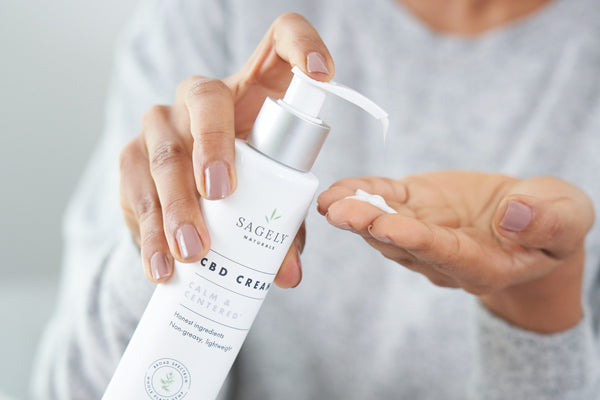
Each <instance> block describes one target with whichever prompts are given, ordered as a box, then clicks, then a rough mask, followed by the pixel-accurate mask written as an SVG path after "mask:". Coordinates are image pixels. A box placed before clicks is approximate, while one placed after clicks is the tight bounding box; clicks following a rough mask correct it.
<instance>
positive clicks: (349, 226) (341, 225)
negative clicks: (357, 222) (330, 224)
mask: <svg viewBox="0 0 600 400" xmlns="http://www.w3.org/2000/svg"><path fill="white" fill-rule="evenodd" d="M335 227H336V228H340V229H343V230H346V231H353V230H354V228H353V227H352V226H351V225H350V224H347V223H346V222H342V223H341V224H337V225H335Z"/></svg>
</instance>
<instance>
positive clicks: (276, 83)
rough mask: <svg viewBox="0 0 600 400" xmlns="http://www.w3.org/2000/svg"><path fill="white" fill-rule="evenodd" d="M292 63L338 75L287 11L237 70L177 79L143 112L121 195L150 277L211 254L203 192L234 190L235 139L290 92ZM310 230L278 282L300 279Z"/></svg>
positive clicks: (316, 39)
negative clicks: (164, 97)
mask: <svg viewBox="0 0 600 400" xmlns="http://www.w3.org/2000/svg"><path fill="white" fill-rule="evenodd" d="M207 56H209V55H207ZM292 66H298V67H299V68H301V69H302V70H303V71H304V72H306V73H308V74H309V75H310V76H311V77H312V78H314V79H317V80H320V81H328V80H330V79H331V77H332V76H333V73H334V66H333V61H332V59H331V56H330V54H329V51H328V50H327V48H326V47H325V45H324V44H323V41H322V40H321V38H320V36H319V34H318V33H317V31H316V30H315V29H314V28H313V27H312V26H311V25H310V23H309V22H308V21H307V20H306V19H304V18H303V17H301V16H300V15H298V14H285V15H283V16H281V17H279V18H278V19H277V20H275V22H274V23H273V25H272V26H271V27H270V29H269V31H268V32H267V34H266V35H265V37H264V38H263V40H262V41H261V43H260V44H259V46H258V48H257V49H256V51H255V52H254V54H253V55H252V57H251V58H250V59H249V60H248V62H247V63H246V65H245V66H244V67H243V68H242V69H241V70H240V71H238V72H237V73H235V74H234V75H232V76H230V77H228V78H226V79H224V80H222V81H221V80H216V79H209V78H205V77H202V76H193V77H191V78H189V79H187V80H186V81H184V82H183V83H182V84H181V85H179V87H178V89H177V94H176V98H175V103H174V104H172V105H169V106H165V105H156V106H153V107H152V108H150V109H149V110H148V111H147V112H146V113H145V114H144V116H143V118H142V127H141V132H140V134H139V135H138V136H137V137H136V138H135V139H133V140H132V141H131V142H129V143H128V144H127V145H126V146H125V148H124V149H123V150H122V152H121V156H120V172H121V183H120V192H121V194H120V201H121V208H122V209H123V214H124V217H125V221H126V223H127V226H128V227H129V229H130V230H131V233H132V234H133V237H134V239H135V240H136V242H137V243H138V245H139V246H140V248H141V254H142V260H143V264H144V271H145V274H146V276H147V277H148V279H150V280H151V281H153V282H165V281H166V280H168V279H169V277H170V276H171V274H172V272H173V259H177V260H179V261H181V262H194V261H198V260H200V259H201V258H202V257H203V256H204V255H205V254H206V253H207V252H208V249H209V248H210V237H209V234H208V231H207V228H206V225H205V223H204V220H203V217H202V212H201V210H200V203H199V196H203V197H205V198H206V199H221V198H225V197H227V196H229V195H230V194H231V193H232V192H233V191H234V190H235V187H236V174H235V157H234V139H235V138H236V137H241V138H245V137H246V136H247V135H248V133H249V132H250V129H251V127H252V124H253V123H254V120H255V118H256V116H257V114H258V111H259V109H260V107H261V106H262V103H263V101H264V99H265V98H266V97H267V96H273V97H278V98H279V97H281V96H282V95H283V94H284V93H285V90H286V88H287V86H288V84H289V82H290V80H291V77H292V74H291V67H292ZM304 234H305V233H304V230H303V229H302V230H301V232H300V233H299V234H298V236H297V237H296V240H295V241H294V243H293V244H292V246H291V247H290V250H289V251H288V254H287V255H286V257H285V259H284V261H283V264H282V267H281V269H280V270H279V273H278V274H277V277H276V278H275V283H276V284H278V285H279V286H281V287H293V286H296V285H297V284H298V283H299V282H300V279H301V276H302V275H301V268H300V258H299V254H300V252H301V250H302V248H303V246H304Z"/></svg>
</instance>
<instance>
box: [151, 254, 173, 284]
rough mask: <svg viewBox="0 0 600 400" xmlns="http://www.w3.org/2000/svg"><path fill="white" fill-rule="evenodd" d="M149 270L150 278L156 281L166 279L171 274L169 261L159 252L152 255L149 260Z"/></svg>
mask: <svg viewBox="0 0 600 400" xmlns="http://www.w3.org/2000/svg"><path fill="white" fill-rule="evenodd" d="M150 269H151V270H152V277H153V278H154V280H156V281H159V280H161V279H162V278H166V277H168V276H169V275H170V274H171V266H170V265H169V260H167V256H165V254H164V253H160V252H156V253H154V254H153V255H152V257H151V258H150Z"/></svg>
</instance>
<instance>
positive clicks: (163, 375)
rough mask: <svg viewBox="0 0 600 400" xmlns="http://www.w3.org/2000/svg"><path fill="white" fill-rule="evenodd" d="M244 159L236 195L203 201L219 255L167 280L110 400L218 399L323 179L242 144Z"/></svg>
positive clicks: (239, 161) (239, 157)
mask: <svg viewBox="0 0 600 400" xmlns="http://www.w3.org/2000/svg"><path fill="white" fill-rule="evenodd" d="M236 165H237V171H238V187H237V189H236V191H235V192H234V193H233V194H232V195H231V196H229V197H228V198H226V199H223V200H217V201H208V200H204V199H203V200H202V201H201V202H202V211H203V213H204V217H205V222H206V224H207V227H208V230H209V233H210V235H211V249H210V251H209V253H208V254H207V255H206V257H205V258H203V259H202V260H201V261H200V262H197V263H193V264H180V263H176V266H175V271H174V274H173V276H172V278H171V279H170V280H169V281H168V282H167V283H165V284H161V285H158V287H157V288H156V290H155V292H154V294H153V296H152V298H151V300H150V302H149V303H148V306H147V308H146V310H145V312H144V315H143V316H142V319H141V320H140V322H139V324H138V327H137V328H136V331H135V333H134V335H133V337H132V338H131V341H130V342H129V345H128V347H127V349H126V351H125V353H124V355H123V357H122V359H121V361H120V363H119V366H118V367H117V370H116V372H115V374H114V376H113V378H112V380H111V382H110V384H109V386H108V388H107V390H106V392H105V394H104V397H103V399H104V400H116V399H126V398H127V399H145V398H148V399H154V400H168V399H183V398H190V399H199V400H204V399H207V400H210V399H214V398H215V397H216V396H217V395H218V392H219V390H220V388H221V386H222V384H223V382H224V380H225V378H226V376H227V373H228V372H229V369H230V368H231V365H232V364H233V361H234V360H235V357H236V356H237V354H238V352H239V350H240V348H241V345H242V343H243V341H244V339H245V338H246V335H247V333H248V330H249V329H250V326H251V325H252V322H253V321H254V318H255V316H256V314H257V313H258V310H259V308H260V306H261V304H262V302H263V300H264V298H265V296H266V294H267V292H268V290H269V288H270V287H271V285H272V282H273V279H274V278H275V275H276V274H277V271H278V269H279V267H280V265H281V263H282V261H283V259H284V257H285V255H286V253H287V251H288V249H289V247H290V245H291V244H292V241H293V240H294V238H295V236H296V233H297V231H298V229H299V227H300V225H301V224H302V221H303V220H304V217H305V215H306V212H307V210H308V207H309V206H310V204H311V202H312V200H313V197H314V194H315V191H316V189H317V185H318V181H317V179H316V178H315V176H314V175H313V174H311V173H309V172H300V171H298V170H295V169H292V168H289V167H286V166H284V165H283V164H280V163H278V162H276V161H273V160H271V159H270V158H268V157H266V156H264V155H262V154H261V153H259V152H258V151H256V150H254V149H253V148H251V147H250V146H248V145H247V144H246V143H245V142H243V141H239V140H238V141H236Z"/></svg>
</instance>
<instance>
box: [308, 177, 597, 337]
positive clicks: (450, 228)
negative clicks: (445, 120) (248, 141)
mask: <svg viewBox="0 0 600 400" xmlns="http://www.w3.org/2000/svg"><path fill="white" fill-rule="evenodd" d="M356 189H362V190H364V191H366V192H369V193H371V194H378V195H381V196H382V197H383V198H384V199H385V200H386V202H387V203H388V204H389V205H390V206H391V207H392V208H394V209H395V210H397V212H398V213H397V214H388V213H386V212H384V211H382V210H380V209H379V208H377V207H375V206H373V205H371V204H369V203H366V202H363V201H359V200H356V199H346V197H348V196H352V195H354V193H355V191H356ZM318 209H319V212H320V213H321V214H323V215H325V216H326V217H327V220H328V221H329V222H330V223H331V224H332V225H334V226H337V227H338V228H342V229H346V230H350V231H352V232H354V233H356V234H359V235H361V236H362V237H363V238H364V239H365V240H366V241H367V243H369V244H370V245H371V246H372V247H374V248H375V249H376V250H378V251H379V252H381V253H382V254H383V255H384V256H385V257H387V258H389V259H391V260H394V261H396V262H398V263H399V264H402V265H403V266H405V267H407V268H409V269H411V270H414V271H416V272H419V273H421V274H423V275H425V276H426V277H427V278H429V280H431V281H432V282H433V283H434V284H436V285H439V286H444V287H455V288H462V289H464V290H466V291H468V292H470V293H473V294H475V295H477V296H479V298H480V300H481V302H482V303H483V304H484V305H485V306H486V307H487V308H488V309H489V310H490V311H492V312H494V313H495V314H497V315H498V316H500V317H501V318H504V319H505V320H507V321H508V322H510V323H512V324H514V325H517V326H520V327H522V328H524V329H528V330H532V331H536V332H542V333H552V332H559V331H563V330H566V329H568V328H571V327H573V326H574V325H576V324H577V323H578V322H579V320H580V319H581V317H582V305H581V286H582V279H583V265H584V257H585V250H584V239H585V236H586V234H587V232H588V231H589V230H590V228H591V226H592V224H593V221H594V209H593V205H592V203H591V201H590V199H589V198H588V197H587V196H586V195H585V193H584V192H583V191H582V190H581V189H579V188H577V187H575V186H573V185H571V184H569V183H567V182H565V181H563V180H560V179H557V178H551V177H536V178H531V179H525V180H520V179H516V178H512V177H508V176H505V175H500V174H486V173H477V172H461V171H442V172H434V173H427V174H422V175H416V176H410V177H406V178H403V179H400V180H392V179H387V178H375V177H369V178H349V179H344V180H341V181H339V182H337V183H335V184H334V185H332V186H331V187H330V188H329V189H328V190H326V191H325V192H323V193H322V194H321V195H320V196H319V199H318Z"/></svg>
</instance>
